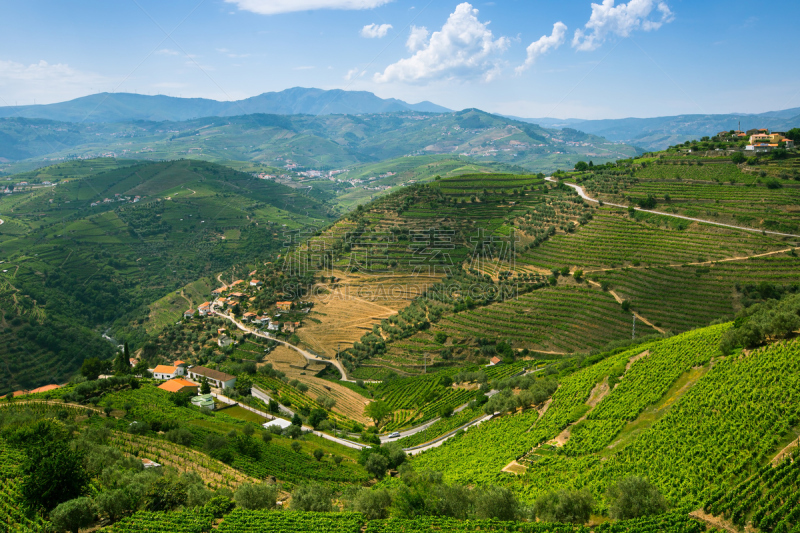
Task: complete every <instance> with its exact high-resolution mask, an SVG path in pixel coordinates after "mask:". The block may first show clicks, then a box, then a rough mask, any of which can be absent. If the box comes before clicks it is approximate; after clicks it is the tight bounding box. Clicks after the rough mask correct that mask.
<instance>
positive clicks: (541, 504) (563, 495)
mask: <svg viewBox="0 0 800 533" xmlns="http://www.w3.org/2000/svg"><path fill="white" fill-rule="evenodd" d="M592 507H594V499H593V498H592V495H591V493H589V492H588V491H586V490H579V491H573V492H568V491H565V490H562V491H558V492H550V493H547V494H545V495H543V496H540V497H539V498H538V499H537V500H536V503H534V506H533V509H534V512H535V513H536V517H537V518H539V519H540V520H542V521H545V522H569V523H572V524H585V523H586V522H588V521H589V517H590V516H591V514H592Z"/></svg>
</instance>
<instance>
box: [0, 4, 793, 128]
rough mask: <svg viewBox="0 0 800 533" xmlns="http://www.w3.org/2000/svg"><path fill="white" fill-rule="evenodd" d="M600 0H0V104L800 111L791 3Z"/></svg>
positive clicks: (579, 113) (536, 112)
mask: <svg viewBox="0 0 800 533" xmlns="http://www.w3.org/2000/svg"><path fill="white" fill-rule="evenodd" d="M596 1H597V2H599V3H592V2H591V1H588V0H559V1H557V2H556V1H552V0H546V1H545V0H495V1H491V2H480V1H472V2H460V1H458V0H170V1H169V2H164V1H163V0H117V1H114V2H109V1H107V0H81V1H80V2H64V1H63V0H27V1H25V2H2V3H0V27H2V31H0V105H28V104H34V103H36V104H44V103H54V102H61V101H66V100H70V99H72V98H77V97H80V96H85V95H88V94H93V93H98V92H104V91H107V92H137V93H140V94H167V95H171V96H182V97H202V98H213V99H217V100H236V99H241V98H246V97H249V96H255V95H258V94H261V93H264V92H270V91H281V90H283V89H287V88H290V87H297V86H300V87H318V88H321V89H347V90H363V91H370V92H373V93H375V94H377V95H378V96H380V97H383V98H390V97H391V98H399V99H401V100H405V101H408V102H411V103H416V102H419V101H423V100H428V101H431V102H434V103H437V104H439V105H443V106H445V107H448V108H451V109H465V108H472V107H475V108H480V109H483V110H485V111H488V112H492V113H501V114H506V115H513V116H518V117H526V118H539V117H556V118H583V119H600V118H623V117H653V116H665V115H676V114H686V113H692V114H694V113H700V114H709V113H760V112H765V111H773V110H781V109H787V108H793V107H800V61H798V60H797V59H796V57H795V53H794V52H793V49H794V38H793V37H794V35H795V34H796V27H797V23H798V21H800V3H798V2H781V3H775V4H772V3H763V2H762V3H758V4H753V3H752V2H746V1H739V0H726V1H722V0H703V1H702V2H698V1H696V0H695V1H689V0H629V1H628V2H622V1H616V2H615V1H614V0H596Z"/></svg>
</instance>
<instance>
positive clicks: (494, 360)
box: [486, 355, 503, 366]
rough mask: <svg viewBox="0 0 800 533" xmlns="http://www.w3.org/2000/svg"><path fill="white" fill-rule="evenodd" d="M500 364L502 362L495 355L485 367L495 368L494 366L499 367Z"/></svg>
mask: <svg viewBox="0 0 800 533" xmlns="http://www.w3.org/2000/svg"><path fill="white" fill-rule="evenodd" d="M502 362H503V360H502V359H500V358H499V357H497V356H496V355H495V356H494V357H492V359H491V361H489V364H488V365H486V366H495V365H499V364H500V363H502Z"/></svg>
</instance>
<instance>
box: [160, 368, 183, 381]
mask: <svg viewBox="0 0 800 533" xmlns="http://www.w3.org/2000/svg"><path fill="white" fill-rule="evenodd" d="M182 375H183V367H182V366H171V365H158V366H157V367H155V368H154V369H153V378H154V379H162V380H167V379H175V378H176V377H177V376H182Z"/></svg>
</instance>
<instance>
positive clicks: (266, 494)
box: [233, 483, 278, 509]
mask: <svg viewBox="0 0 800 533" xmlns="http://www.w3.org/2000/svg"><path fill="white" fill-rule="evenodd" d="M233 499H234V500H235V501H236V505H238V506H239V507H241V508H242V509H274V508H275V501H276V500H277V499H278V487H277V485H270V484H268V483H261V484H259V485H254V484H252V483H243V484H242V485H240V486H239V488H238V489H236V494H234V496H233Z"/></svg>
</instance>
